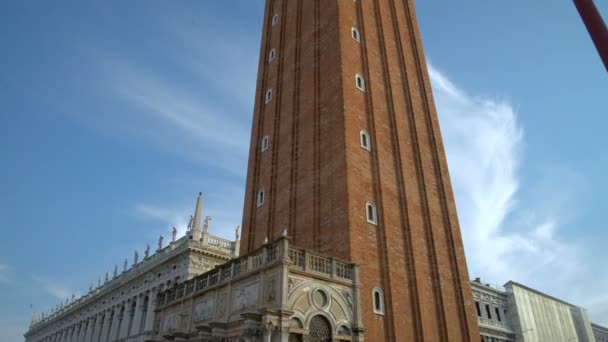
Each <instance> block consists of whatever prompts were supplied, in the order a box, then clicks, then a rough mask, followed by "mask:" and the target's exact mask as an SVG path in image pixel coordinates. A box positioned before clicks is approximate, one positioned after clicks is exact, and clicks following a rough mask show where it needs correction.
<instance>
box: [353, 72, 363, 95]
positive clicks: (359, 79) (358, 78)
mask: <svg viewBox="0 0 608 342" xmlns="http://www.w3.org/2000/svg"><path fill="white" fill-rule="evenodd" d="M355 86H356V87H357V89H359V90H361V91H365V80H364V79H363V76H361V75H360V74H357V75H355Z"/></svg>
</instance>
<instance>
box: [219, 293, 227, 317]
mask: <svg viewBox="0 0 608 342" xmlns="http://www.w3.org/2000/svg"><path fill="white" fill-rule="evenodd" d="M217 315H218V316H219V317H224V316H225V315H226V294H225V293H222V294H221V295H220V297H219V298H218V300H217Z"/></svg>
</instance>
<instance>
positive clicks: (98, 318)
mask: <svg viewBox="0 0 608 342" xmlns="http://www.w3.org/2000/svg"><path fill="white" fill-rule="evenodd" d="M101 314H102V313H101V312H100V313H98V314H97V315H96V317H95V325H94V328H93V333H92V334H91V339H90V340H89V341H86V342H97V341H99V336H100V335H101V320H102V317H101V316H102V315H101Z"/></svg>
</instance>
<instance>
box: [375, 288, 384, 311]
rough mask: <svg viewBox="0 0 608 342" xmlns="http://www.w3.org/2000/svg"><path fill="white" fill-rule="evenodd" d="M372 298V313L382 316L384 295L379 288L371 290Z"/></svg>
mask: <svg viewBox="0 0 608 342" xmlns="http://www.w3.org/2000/svg"><path fill="white" fill-rule="evenodd" d="M372 297H373V299H374V313H375V314H378V315H384V294H383V293H382V290H381V289H379V288H377V287H376V288H374V289H373V290H372Z"/></svg>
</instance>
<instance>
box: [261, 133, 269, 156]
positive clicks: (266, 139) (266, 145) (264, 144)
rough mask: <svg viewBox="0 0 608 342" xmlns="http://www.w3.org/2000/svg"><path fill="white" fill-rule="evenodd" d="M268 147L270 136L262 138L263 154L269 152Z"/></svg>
mask: <svg viewBox="0 0 608 342" xmlns="http://www.w3.org/2000/svg"><path fill="white" fill-rule="evenodd" d="M268 145H269V143H268V136H267V135H265V136H264V137H263V138H262V152H266V151H267V150H268Z"/></svg>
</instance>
